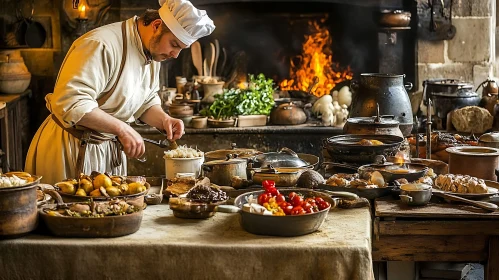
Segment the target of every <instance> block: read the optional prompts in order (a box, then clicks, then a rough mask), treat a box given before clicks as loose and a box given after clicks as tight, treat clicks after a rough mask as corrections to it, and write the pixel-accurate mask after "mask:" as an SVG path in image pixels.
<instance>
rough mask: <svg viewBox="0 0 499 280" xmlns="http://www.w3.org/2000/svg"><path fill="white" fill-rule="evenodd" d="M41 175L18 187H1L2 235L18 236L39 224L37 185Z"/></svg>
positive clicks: (0, 232)
mask: <svg viewBox="0 0 499 280" xmlns="http://www.w3.org/2000/svg"><path fill="white" fill-rule="evenodd" d="M40 179H41V177H35V181H34V182H31V183H29V184H26V185H23V186H18V187H7V188H0V236H8V237H10V236H17V235H22V234H24V233H28V232H30V231H32V230H34V229H35V228H36V226H37V224H38V209H37V203H36V186H38V183H39V182H40Z"/></svg>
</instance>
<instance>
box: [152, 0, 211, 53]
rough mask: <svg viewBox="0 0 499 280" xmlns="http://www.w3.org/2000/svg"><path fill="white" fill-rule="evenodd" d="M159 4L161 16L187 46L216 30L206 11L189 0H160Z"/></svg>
mask: <svg viewBox="0 0 499 280" xmlns="http://www.w3.org/2000/svg"><path fill="white" fill-rule="evenodd" d="M159 4H160V5H161V8H160V9H159V16H160V17H161V19H162V20H163V22H164V23H165V24H166V26H168V28H169V29H170V30H171V31H172V33H173V34H174V35H175V36H176V37H177V38H178V39H179V40H180V41H181V42H182V43H184V44H186V45H187V46H190V45H191V44H192V43H194V42H195V41H196V40H197V39H199V38H201V37H204V36H208V35H210V34H211V32H213V30H215V24H213V21H212V20H211V19H210V18H209V17H208V15H207V14H206V11H204V10H198V9H196V7H194V6H193V5H192V3H191V2H189V1H187V0H159Z"/></svg>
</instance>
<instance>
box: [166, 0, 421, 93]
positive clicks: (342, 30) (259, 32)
mask: <svg viewBox="0 0 499 280" xmlns="http://www.w3.org/2000/svg"><path fill="white" fill-rule="evenodd" d="M193 3H194V4H195V5H196V6H198V7H199V8H201V9H205V10H207V12H208V14H209V15H210V17H211V18H212V19H213V21H214V22H215V24H216V25H217V28H216V29H215V31H214V33H213V34H212V35H211V36H209V37H207V38H202V39H201V40H200V43H201V45H202V49H203V54H204V53H205V52H204V49H205V48H206V47H208V46H209V44H210V42H213V41H214V39H217V40H218V41H219V43H220V48H221V49H222V48H224V49H225V50H226V53H227V60H226V63H225V67H224V69H221V68H220V65H221V64H223V63H222V60H223V58H222V54H221V55H220V57H219V60H218V67H217V68H218V69H217V70H218V73H217V76H222V77H223V79H224V80H225V81H228V82H231V83H232V85H235V84H237V83H238V82H241V79H244V78H245V74H247V73H252V74H258V73H263V74H265V76H266V77H271V78H273V79H274V81H275V82H276V84H277V85H279V86H280V88H282V89H295V90H306V88H307V86H308V85H309V84H310V81H311V80H312V79H313V75H311V74H310V73H309V74H308V77H305V78H304V77H301V78H300V77H297V73H300V71H301V72H303V71H305V72H306V71H307V69H306V68H307V67H309V68H313V67H314V66H313V65H314V64H313V63H311V62H313V60H317V59H318V58H320V57H322V60H329V61H326V62H327V63H325V64H324V62H323V65H321V66H320V68H321V69H319V71H315V72H314V71H312V72H314V73H318V72H320V75H323V77H319V78H321V81H320V82H319V86H318V87H316V90H317V91H318V92H319V94H318V95H323V94H328V93H330V91H332V90H333V89H339V87H340V86H342V85H344V84H348V83H349V82H350V80H351V79H355V78H356V77H358V75H360V73H366V72H374V73H377V72H381V73H391V74H406V81H407V82H411V83H414V82H415V81H416V78H417V77H416V57H415V56H416V55H415V54H416V51H415V48H416V39H415V38H416V35H415V32H416V30H415V29H416V28H415V26H416V21H417V17H416V16H413V18H412V22H411V27H412V28H407V29H404V30H387V29H382V28H380V27H379V26H378V24H377V22H376V21H375V18H374V15H375V13H376V12H379V11H380V10H381V9H401V10H406V11H410V12H411V13H413V15H414V14H415V9H416V2H415V1H411V0H400V1H390V5H381V4H380V2H379V1H346V0H345V1H338V0H336V1H299V2H296V1H289V2H285V1H278V0H277V1H237V0H236V1H224V0H211V1H210V0H203V1H193ZM318 32H322V33H321V34H319V35H318V34H317V33H318ZM324 33H327V34H324ZM326 35H327V36H326ZM325 36H326V37H327V38H326V37H325ZM317 38H319V39H320V40H329V43H328V44H322V43H317V42H314V43H312V44H309V47H310V45H315V47H316V48H317V51H319V52H320V54H319V55H317V56H316V57H315V58H314V57H308V58H307V57H305V55H307V51H306V50H305V49H304V45H305V44H306V42H307V40H308V41H310V40H312V41H313V40H317ZM309 43H310V42H309ZM221 53H222V52H221ZM312 53H313V52H312ZM308 55H309V56H313V55H312V54H311V52H310V51H309V52H308ZM179 58H180V59H177V60H174V61H171V62H169V63H168V66H167V67H168V73H169V74H168V77H166V80H167V83H166V85H167V86H170V87H172V86H174V85H175V76H184V77H188V78H190V77H192V76H193V75H197V71H196V68H195V67H194V66H193V64H192V57H191V52H190V50H185V51H183V52H182V53H181V54H180V57H179ZM304 62H306V63H304ZM304 64H307V65H304ZM315 67H317V65H315ZM220 72H221V73H220ZM236 72H237V73H236ZM309 72H310V71H309ZM302 74H303V73H302ZM298 76H299V75H298ZM302 76H303V75H302ZM321 86H322V89H321Z"/></svg>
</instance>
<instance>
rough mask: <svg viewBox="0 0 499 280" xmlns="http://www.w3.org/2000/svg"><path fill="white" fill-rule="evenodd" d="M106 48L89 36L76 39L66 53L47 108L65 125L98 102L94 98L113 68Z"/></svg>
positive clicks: (100, 90) (80, 116) (102, 87)
mask: <svg viewBox="0 0 499 280" xmlns="http://www.w3.org/2000/svg"><path fill="white" fill-rule="evenodd" d="M113 57H114V54H113V53H111V50H110V48H107V47H106V46H105V45H104V44H102V43H101V42H98V41H96V40H92V39H83V40H77V41H76V42H75V43H74V44H73V46H72V47H71V49H70V51H69V52H68V54H67V55H66V58H65V59H64V62H63V64H62V66H61V71H60V72H59V76H58V78H57V82H56V85H55V88H54V92H53V93H52V94H49V95H47V98H46V100H47V107H48V109H49V110H50V112H51V113H52V114H54V115H55V116H56V117H57V118H58V119H59V120H61V121H62V123H63V124H64V125H65V126H68V127H70V126H73V125H75V124H76V123H78V122H79V121H80V120H81V119H82V118H83V116H84V115H85V114H87V113H89V112H91V111H92V110H94V109H95V108H97V107H98V106H99V105H98V103H97V98H98V95H99V94H100V93H102V92H103V91H104V90H105V88H106V86H107V84H108V83H109V79H110V77H112V73H111V71H112V70H111V69H116V65H114V64H115V63H116V61H114V59H113Z"/></svg>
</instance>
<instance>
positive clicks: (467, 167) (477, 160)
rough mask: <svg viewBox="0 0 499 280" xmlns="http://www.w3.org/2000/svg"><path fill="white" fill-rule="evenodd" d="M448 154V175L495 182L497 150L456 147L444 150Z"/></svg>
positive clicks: (498, 157) (498, 158) (498, 153)
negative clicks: (461, 175) (462, 175)
mask: <svg viewBox="0 0 499 280" xmlns="http://www.w3.org/2000/svg"><path fill="white" fill-rule="evenodd" d="M445 151H447V152H448V153H449V173H451V174H464V175H470V176H474V177H477V178H480V179H484V180H491V181H496V180H497V176H496V174H495V173H496V169H497V168H498V165H499V149H496V148H491V147H474V146H458V147H450V148H447V149H445Z"/></svg>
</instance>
